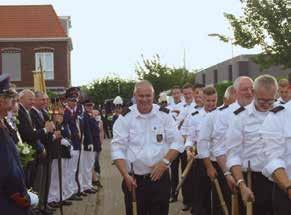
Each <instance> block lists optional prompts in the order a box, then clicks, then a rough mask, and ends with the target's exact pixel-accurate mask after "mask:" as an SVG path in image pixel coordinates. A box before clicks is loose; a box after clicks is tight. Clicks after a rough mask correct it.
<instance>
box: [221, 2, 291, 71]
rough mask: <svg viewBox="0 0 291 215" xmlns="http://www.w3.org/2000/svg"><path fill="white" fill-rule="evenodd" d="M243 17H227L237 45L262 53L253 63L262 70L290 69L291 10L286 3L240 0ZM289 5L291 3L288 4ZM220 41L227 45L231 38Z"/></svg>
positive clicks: (226, 15)
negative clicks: (274, 66) (282, 67)
mask: <svg viewBox="0 0 291 215" xmlns="http://www.w3.org/2000/svg"><path fill="white" fill-rule="evenodd" d="M241 2H242V9H243V16H240V17H236V16H235V15H233V14H230V13H224V16H225V17H226V18H227V20H228V21H229V23H230V25H231V27H232V29H233V34H234V41H233V44H234V45H239V46H241V47H244V48H248V49H250V48H253V47H255V46H258V47H260V48H261V49H262V53H260V54H259V55H257V56H256V57H255V58H254V60H255V62H257V63H258V64H260V66H261V67H262V68H268V67H270V66H272V65H282V66H284V67H285V68H289V67H291V9H290V5H289V7H288V1H287V0H241ZM289 4H290V2H289ZM219 38H220V39H221V40H222V41H224V42H227V41H228V38H227V37H225V36H223V35H220V36H219Z"/></svg>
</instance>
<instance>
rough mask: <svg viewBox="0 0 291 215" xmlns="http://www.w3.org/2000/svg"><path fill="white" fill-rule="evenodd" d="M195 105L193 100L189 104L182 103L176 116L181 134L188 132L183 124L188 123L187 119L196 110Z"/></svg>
mask: <svg viewBox="0 0 291 215" xmlns="http://www.w3.org/2000/svg"><path fill="white" fill-rule="evenodd" d="M195 106H196V104H195V102H194V100H193V101H192V102H191V103H190V104H187V103H186V102H183V103H182V111H181V113H180V114H179V116H178V118H177V121H178V122H179V125H180V124H182V126H181V128H180V130H179V131H180V134H181V135H188V134H189V128H188V127H187V126H185V124H188V123H187V121H188V120H189V119H190V116H191V114H192V113H193V112H195V111H196V109H195ZM181 122H182V123H181Z"/></svg>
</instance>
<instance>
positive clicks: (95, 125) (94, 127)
mask: <svg viewBox="0 0 291 215" xmlns="http://www.w3.org/2000/svg"><path fill="white" fill-rule="evenodd" d="M90 129H91V132H92V136H93V145H94V151H97V152H100V151H101V143H100V128H99V122H98V121H97V120H96V119H95V118H93V117H91V119H90Z"/></svg>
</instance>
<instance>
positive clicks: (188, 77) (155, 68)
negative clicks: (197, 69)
mask: <svg viewBox="0 0 291 215" xmlns="http://www.w3.org/2000/svg"><path fill="white" fill-rule="evenodd" d="M135 71H136V74H137V77H138V79H140V80H148V81H149V82H151V83H152V84H153V86H154V88H155V92H156V96H158V95H159V94H160V92H162V91H165V90H169V89H171V87H172V86H173V85H179V86H182V85H183V84H185V83H186V82H189V83H194V81H195V74H194V72H189V71H188V70H187V69H185V68H170V67H168V66H167V65H164V64H162V63H161V62H160V57H159V55H155V56H154V57H153V59H144V58H143V61H142V65H141V64H138V65H137V67H136V70H135Z"/></svg>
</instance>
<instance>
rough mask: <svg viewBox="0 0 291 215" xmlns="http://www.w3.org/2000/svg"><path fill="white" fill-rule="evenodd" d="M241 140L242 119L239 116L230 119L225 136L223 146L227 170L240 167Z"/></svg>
mask: <svg viewBox="0 0 291 215" xmlns="http://www.w3.org/2000/svg"><path fill="white" fill-rule="evenodd" d="M243 139H244V138H243V123H242V119H241V117H239V116H236V117H232V118H231V120H230V122H229V127H228V129H227V131H226V135H225V146H226V149H227V154H226V155H227V161H226V166H227V168H228V169H230V168H231V167H232V166H236V165H240V166H241V165H242V158H241V154H242V150H243Z"/></svg>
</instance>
